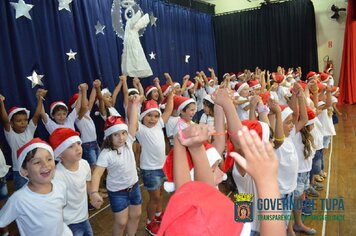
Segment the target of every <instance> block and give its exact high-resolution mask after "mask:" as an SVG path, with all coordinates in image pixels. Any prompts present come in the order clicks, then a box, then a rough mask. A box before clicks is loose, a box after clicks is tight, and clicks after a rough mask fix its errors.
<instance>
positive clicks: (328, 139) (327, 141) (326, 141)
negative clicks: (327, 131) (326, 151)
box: [323, 136, 331, 148]
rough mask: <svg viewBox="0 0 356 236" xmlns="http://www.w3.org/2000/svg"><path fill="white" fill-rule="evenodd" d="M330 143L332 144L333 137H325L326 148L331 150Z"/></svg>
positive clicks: (324, 144)
mask: <svg viewBox="0 0 356 236" xmlns="http://www.w3.org/2000/svg"><path fill="white" fill-rule="evenodd" d="M330 142H331V136H324V138H323V146H324V148H329V145H330Z"/></svg>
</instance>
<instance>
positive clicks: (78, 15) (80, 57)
mask: <svg viewBox="0 0 356 236" xmlns="http://www.w3.org/2000/svg"><path fill="white" fill-rule="evenodd" d="M60 2H63V3H62V4H60ZM13 3H15V4H13ZM112 3H113V0H72V1H71V0H65V1H63V0H1V1H0V94H3V95H4V96H5V98H6V100H5V106H6V108H7V109H8V108H10V107H11V106H22V107H27V108H28V109H30V110H31V113H32V114H33V112H34V110H35V106H36V98H35V93H36V90H37V88H39V87H42V88H45V89H48V94H47V97H46V101H45V108H46V111H48V110H49V105H50V103H51V102H52V101H57V100H63V101H64V102H66V103H67V102H68V100H69V98H70V96H71V95H72V94H73V93H75V92H76V91H77V87H78V84H80V83H83V82H86V83H88V84H89V89H91V87H92V86H91V85H92V82H93V80H95V79H98V78H99V79H101V80H102V83H103V87H108V88H109V89H110V90H111V91H112V90H113V89H114V87H115V85H116V84H117V83H118V76H119V75H120V72H121V66H120V64H121V54H122V49H123V41H122V39H121V38H119V37H117V35H116V34H115V32H114V30H113V26H112V17H111V8H112ZM137 3H138V4H139V6H140V7H141V8H142V10H143V12H144V13H148V14H150V19H151V22H150V23H149V24H148V26H147V27H146V30H145V32H144V33H143V36H142V37H141V38H140V39H141V44H142V46H143V48H144V50H145V53H146V58H147V60H148V62H149V64H150V65H151V68H152V70H153V73H154V75H153V76H152V77H149V78H145V79H142V80H141V81H142V84H143V85H144V86H147V85H149V84H151V83H152V80H153V79H154V77H156V76H158V77H159V78H160V79H161V83H164V79H163V73H164V72H169V73H170V74H171V75H172V77H173V79H174V80H175V81H181V78H182V77H183V75H185V74H190V75H191V76H193V75H194V74H195V72H196V71H197V70H205V71H206V72H207V68H208V67H214V68H216V55H215V51H216V50H215V43H214V32H213V25H212V17H211V15H209V14H205V13H201V12H198V11H196V10H191V9H188V8H183V7H181V6H177V5H172V4H168V3H165V2H164V1H160V0H141V1H137ZM24 4H30V5H24ZM31 5H32V7H31ZM15 7H16V8H18V9H17V10H16V9H15ZM21 7H24V8H23V9H25V11H22V14H21V9H22V8H21ZM26 9H27V10H26ZM21 15H23V16H21ZM17 16H18V18H17V19H16V17H17ZM29 18H31V19H29ZM72 52H73V53H72ZM75 53H76V54H75ZM151 53H152V54H151ZM149 54H151V55H152V57H150V56H149ZM188 57H189V59H187V58H188ZM33 71H36V73H37V74H39V75H44V77H43V79H42V81H43V84H44V86H35V87H34V88H32V83H31V81H30V80H29V79H28V78H27V77H29V76H31V75H32V73H33ZM130 84H131V83H130V81H129V86H130ZM118 99H122V96H119V98H118ZM117 104H118V105H117V108H118V110H119V111H121V112H123V109H122V103H121V102H117ZM39 129H40V131H39V133H38V136H41V137H46V134H45V132H43V130H44V129H43V126H42V124H41V125H40V127H39ZM99 132H102V131H101V130H100V131H99ZM0 135H1V136H0V137H1V139H0V141H1V144H4V143H5V142H6V141H5V139H4V136H3V132H1V134H0ZM2 146H4V145H2Z"/></svg>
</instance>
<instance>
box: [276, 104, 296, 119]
mask: <svg viewBox="0 0 356 236" xmlns="http://www.w3.org/2000/svg"><path fill="white" fill-rule="evenodd" d="M279 106H280V107H281V110H282V122H283V121H285V120H286V119H287V117H288V116H289V115H291V114H293V110H292V109H290V107H289V106H286V105H279Z"/></svg>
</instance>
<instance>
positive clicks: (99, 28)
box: [95, 21, 106, 34]
mask: <svg viewBox="0 0 356 236" xmlns="http://www.w3.org/2000/svg"><path fill="white" fill-rule="evenodd" d="M105 27H106V26H105V25H102V24H100V22H99V21H98V22H96V25H95V34H104V29H105Z"/></svg>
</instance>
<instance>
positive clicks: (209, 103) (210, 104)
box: [203, 99, 214, 116]
mask: <svg viewBox="0 0 356 236" xmlns="http://www.w3.org/2000/svg"><path fill="white" fill-rule="evenodd" d="M203 104H204V105H205V106H207V107H209V109H210V113H211V115H212V116H214V104H212V103H211V102H209V101H208V100H206V99H203Z"/></svg>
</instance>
